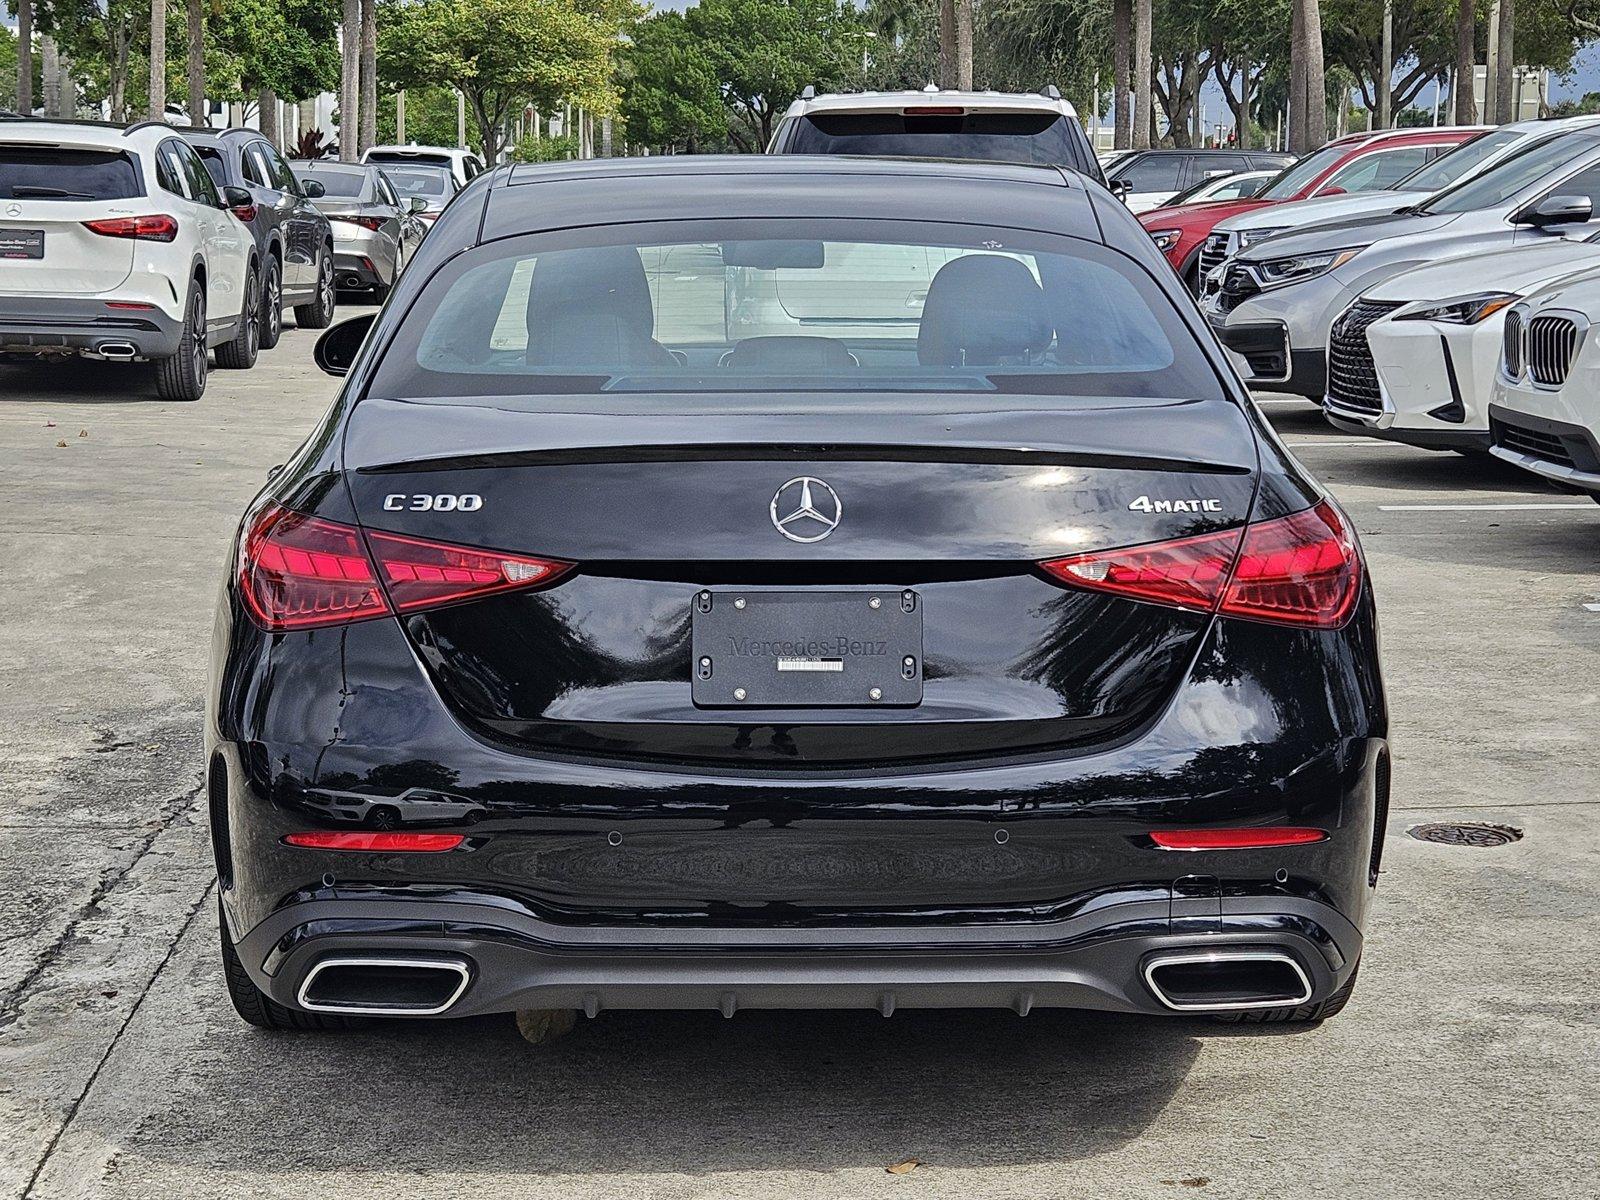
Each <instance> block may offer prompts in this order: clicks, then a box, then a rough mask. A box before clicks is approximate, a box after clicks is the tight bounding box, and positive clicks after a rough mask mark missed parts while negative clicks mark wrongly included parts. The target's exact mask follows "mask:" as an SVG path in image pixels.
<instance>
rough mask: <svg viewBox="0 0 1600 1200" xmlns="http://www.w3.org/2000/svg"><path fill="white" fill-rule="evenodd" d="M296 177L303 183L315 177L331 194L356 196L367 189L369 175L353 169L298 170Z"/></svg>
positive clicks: (348, 196)
mask: <svg viewBox="0 0 1600 1200" xmlns="http://www.w3.org/2000/svg"><path fill="white" fill-rule="evenodd" d="M294 177H295V178H296V179H298V180H299V181H300V182H301V183H304V182H305V181H306V180H308V179H315V180H316V181H317V182H318V183H320V184H321V185H322V187H323V190H324V191H325V192H326V193H327V194H328V195H330V196H344V197H347V198H354V197H356V196H359V195H361V193H362V192H363V191H365V190H366V186H367V177H366V176H365V175H357V174H356V173H355V172H353V171H296V172H295V173H294Z"/></svg>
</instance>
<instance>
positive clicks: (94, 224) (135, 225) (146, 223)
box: [83, 213, 178, 242]
mask: <svg viewBox="0 0 1600 1200" xmlns="http://www.w3.org/2000/svg"><path fill="white" fill-rule="evenodd" d="M83 227H84V228H85V229H87V230H88V231H89V232H90V233H98V234H99V235H100V236H101V237H114V238H132V239H133V240H135V241H139V242H170V241H172V239H173V238H175V237H177V236H178V222H177V219H176V218H175V217H169V216H168V215H167V214H166V213H152V214H151V215H149V216H146V217H106V218H104V219H102V220H99V221H85V222H83Z"/></svg>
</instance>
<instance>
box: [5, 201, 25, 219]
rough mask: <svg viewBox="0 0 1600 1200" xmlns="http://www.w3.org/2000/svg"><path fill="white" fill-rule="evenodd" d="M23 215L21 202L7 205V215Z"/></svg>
mask: <svg viewBox="0 0 1600 1200" xmlns="http://www.w3.org/2000/svg"><path fill="white" fill-rule="evenodd" d="M21 215H22V205H20V204H8V205H6V216H8V217H20V216H21Z"/></svg>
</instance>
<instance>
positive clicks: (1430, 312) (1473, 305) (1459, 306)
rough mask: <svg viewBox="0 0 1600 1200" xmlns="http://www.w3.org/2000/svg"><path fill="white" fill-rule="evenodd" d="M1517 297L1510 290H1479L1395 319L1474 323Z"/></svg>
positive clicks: (1512, 302) (1504, 306)
mask: <svg viewBox="0 0 1600 1200" xmlns="http://www.w3.org/2000/svg"><path fill="white" fill-rule="evenodd" d="M1519 298H1520V297H1518V296H1515V295H1513V294H1512V293H1511V292H1479V293H1477V294H1476V295H1473V296H1462V297H1461V298H1460V299H1458V300H1442V301H1440V302H1439V303H1438V304H1430V305H1429V306H1428V307H1427V308H1419V309H1417V310H1416V311H1415V312H1408V313H1402V314H1400V315H1399V316H1397V317H1395V320H1396V321H1443V322H1444V323H1445V324H1446V325H1476V324H1477V323H1478V322H1479V321H1482V320H1484V319H1485V318H1486V317H1492V316H1494V314H1495V313H1497V312H1500V311H1501V310H1502V309H1505V308H1509V307H1510V306H1511V305H1513V304H1515V303H1516V302H1517V300H1518V299H1519Z"/></svg>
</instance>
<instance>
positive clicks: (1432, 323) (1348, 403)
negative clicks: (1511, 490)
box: [1322, 235, 1600, 452]
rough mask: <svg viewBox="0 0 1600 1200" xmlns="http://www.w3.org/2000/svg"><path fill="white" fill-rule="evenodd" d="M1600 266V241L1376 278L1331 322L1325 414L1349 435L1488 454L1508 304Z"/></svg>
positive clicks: (1483, 256)
mask: <svg viewBox="0 0 1600 1200" xmlns="http://www.w3.org/2000/svg"><path fill="white" fill-rule="evenodd" d="M1596 236H1597V237H1600V235H1596ZM1596 267H1600V242H1596V241H1594V240H1590V241H1584V242H1568V241H1560V240H1554V241H1550V242H1544V243H1539V244H1536V245H1532V246H1524V247H1518V248H1516V249H1513V250H1502V251H1498V252H1496V253H1493V254H1480V255H1473V256H1469V257H1464V258H1453V259H1446V260H1445V261H1444V262H1439V263H1433V264H1431V265H1429V266H1425V267H1418V268H1416V269H1415V270H1411V271H1406V272H1403V273H1402V274H1399V275H1395V276H1393V277H1392V278H1390V279H1386V280H1384V281H1383V282H1381V283H1379V284H1376V285H1375V286H1373V287H1372V288H1370V289H1368V291H1367V292H1365V293H1364V294H1363V295H1362V296H1361V297H1360V299H1358V300H1357V301H1356V302H1355V303H1354V304H1352V305H1351V306H1350V307H1349V308H1347V309H1346V310H1345V311H1344V313H1343V314H1342V315H1341V316H1340V317H1339V318H1338V319H1337V320H1336V321H1335V322H1334V323H1333V328H1332V331H1331V333H1330V335H1329V339H1328V393H1327V396H1326V397H1325V398H1324V399H1323V403H1322V409H1323V412H1324V414H1326V416H1327V418H1328V420H1329V421H1330V422H1332V423H1333V424H1334V425H1336V426H1338V427H1339V428H1340V429H1343V430H1346V431H1348V432H1351V433H1366V434H1371V435H1372V436H1374V437H1380V438H1387V439H1389V440H1390V441H1397V442H1407V443H1409V444H1411V445H1413V446H1421V447H1423V448H1425V449H1429V450H1457V451H1462V452H1471V451H1484V450H1487V449H1488V448H1489V414H1488V405H1489V391H1490V388H1491V387H1492V386H1493V384H1494V377H1495V371H1496V368H1497V365H1498V363H1499V359H1500V341H1501V333H1502V331H1503V329H1504V327H1505V318H1506V312H1507V310H1508V309H1509V308H1510V307H1511V306H1512V305H1514V304H1515V303H1517V301H1518V300H1520V299H1522V297H1523V296H1526V295H1528V294H1529V293H1531V292H1535V291H1537V290H1538V289H1540V288H1542V287H1545V286H1547V285H1549V284H1551V283H1554V282H1556V281H1557V280H1562V279H1565V278H1567V277H1568V276H1571V275H1573V274H1575V273H1578V272H1581V271H1585V270H1589V269H1594V268H1596Z"/></svg>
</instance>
